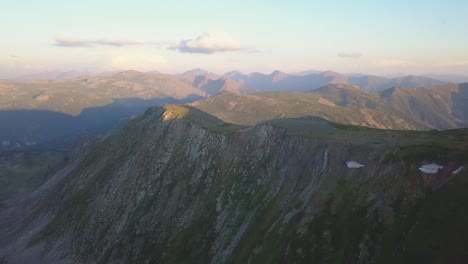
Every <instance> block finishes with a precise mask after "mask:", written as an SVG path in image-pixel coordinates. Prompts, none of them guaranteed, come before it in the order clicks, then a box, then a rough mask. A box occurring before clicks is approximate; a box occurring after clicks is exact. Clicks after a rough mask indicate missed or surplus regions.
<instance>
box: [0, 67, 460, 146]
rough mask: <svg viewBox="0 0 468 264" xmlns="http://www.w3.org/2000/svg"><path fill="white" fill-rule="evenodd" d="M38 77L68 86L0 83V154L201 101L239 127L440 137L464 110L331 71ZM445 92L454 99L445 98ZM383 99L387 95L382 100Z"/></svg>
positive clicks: (410, 83)
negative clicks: (344, 128) (331, 127)
mask: <svg viewBox="0 0 468 264" xmlns="http://www.w3.org/2000/svg"><path fill="white" fill-rule="evenodd" d="M75 75H78V73H76V74H75ZM43 76H49V77H54V78H70V79H66V80H43V81H31V82H25V83H18V82H12V81H1V82H0V95H1V96H0V124H5V125H2V128H1V129H0V143H1V144H0V149H2V148H3V149H4V148H16V146H18V145H20V146H23V147H29V146H30V145H31V144H33V145H34V144H38V145H39V143H40V142H48V143H47V144H48V145H54V144H52V142H53V141H62V142H64V141H66V142H68V144H70V142H73V141H74V140H75V139H76V138H77V137H79V136H81V135H84V134H86V135H95V134H100V135H103V134H104V135H105V134H106V133H107V132H108V131H110V130H112V129H115V128H118V127H120V126H122V125H124V124H126V123H127V122H128V120H130V119H131V118H132V117H133V116H135V115H138V114H140V113H142V112H143V111H144V110H145V109H146V108H147V107H149V106H152V105H165V104H175V103H177V104H184V103H190V102H194V101H197V100H200V99H206V98H210V97H211V98H210V99H207V100H206V101H201V102H199V103H196V105H197V107H200V108H201V109H204V110H205V111H207V112H209V113H211V114H214V115H216V116H218V117H220V118H221V119H224V118H226V119H224V121H228V122H234V123H241V124H243V123H246V124H255V123H256V122H259V121H263V120H266V119H269V118H273V117H299V116H306V115H317V116H321V117H323V118H326V119H328V120H331V121H334V122H338V123H345V124H356V125H364V126H370V127H380V128H392V129H432V128H437V129H446V128H456V127H464V126H466V123H465V122H466V120H467V119H466V116H465V114H464V112H463V111H465V110H461V112H460V111H458V112H457V111H454V109H455V108H456V109H458V108H463V105H464V104H462V103H458V102H460V100H462V98H464V97H463V96H462V95H461V92H456V91H455V90H457V89H459V90H460V89H461V90H463V89H464V88H463V87H465V86H463V85H459V84H446V83H444V82H442V81H439V80H436V79H431V78H428V77H423V76H406V77H398V78H384V77H379V76H371V75H359V74H349V75H345V74H340V73H337V72H333V71H326V72H306V73H302V74H296V75H292V74H287V73H284V72H280V71H274V72H272V73H271V74H262V73H251V74H243V73H241V72H239V71H232V72H228V73H225V74H223V75H218V74H215V73H211V72H208V71H205V70H203V69H194V70H190V71H187V72H185V73H182V74H176V75H170V74H163V73H159V72H156V71H153V72H146V73H144V72H138V71H132V70H130V71H124V72H118V73H114V74H105V75H81V74H80V76H79V77H73V74H56V75H54V74H50V75H43ZM395 87H397V88H395ZM417 87H420V88H417ZM422 87H425V88H422ZM457 87H458V88H457ZM460 87H461V88H460ZM332 89H334V92H333V93H334V94H333V95H331V94H330V93H331V90H332ZM389 89H393V90H389ZM335 90H336V91H335ZM391 91H392V92H391ZM457 91H458V90H457ZM259 93H263V94H259ZM327 93H328V95H326V94H327ZM450 93H452V95H455V94H456V96H452V97H453V98H452V97H451V96H450ZM389 94H392V96H390V97H389V98H387V97H388V96H389ZM218 95H219V96H218ZM436 95H437V96H439V97H435V96H436ZM327 96H328V97H327ZM386 96H387V97H386ZM227 98H231V99H229V100H227ZM259 98H262V99H259ZM343 98H347V99H346V100H348V101H346V100H345V101H342V99H343ZM350 98H352V103H349V102H351V101H349V100H351V99H350ZM421 98H423V99H424V100H423V99H421ZM421 100H423V101H421ZM213 104H214V105H215V106H216V107H214V106H213ZM457 104H458V105H461V106H456V105H457ZM372 106H375V107H374V108H372ZM453 107H455V108H453ZM457 107H458V108H457ZM452 108H453V109H452ZM255 109H256V110H255ZM356 109H358V111H357V110H356ZM463 109H464V108H463ZM236 111H238V112H236ZM240 113H243V115H238V114H240ZM65 139H66V140H65Z"/></svg>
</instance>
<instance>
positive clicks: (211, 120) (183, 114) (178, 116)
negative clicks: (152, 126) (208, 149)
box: [147, 105, 224, 128]
mask: <svg viewBox="0 0 468 264" xmlns="http://www.w3.org/2000/svg"><path fill="white" fill-rule="evenodd" d="M155 112H156V113H157V114H156V115H157V116H159V117H160V118H161V119H162V121H163V122H170V121H177V120H188V121H191V122H193V123H195V124H198V125H200V126H201V127H204V128H213V127H215V126H219V125H223V124H224V122H223V121H222V120H220V119H218V118H217V117H215V116H212V115H210V114H208V113H206V112H203V111H202V110H199V109H197V108H195V107H192V106H188V105H166V106H163V107H153V108H151V109H150V110H148V111H147V113H148V114H149V115H153V113H155ZM161 119H160V120H161Z"/></svg>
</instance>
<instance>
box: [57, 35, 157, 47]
mask: <svg viewBox="0 0 468 264" xmlns="http://www.w3.org/2000/svg"><path fill="white" fill-rule="evenodd" d="M164 44H166V43H163V42H143V41H136V40H112V39H111V40H106V39H97V40H86V39H79V38H71V37H64V36H57V37H55V38H54V43H53V45H54V46H59V47H71V48H93V47H96V46H112V47H124V46H145V45H152V46H162V45H164Z"/></svg>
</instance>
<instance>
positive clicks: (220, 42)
mask: <svg viewBox="0 0 468 264" xmlns="http://www.w3.org/2000/svg"><path fill="white" fill-rule="evenodd" d="M170 48H171V49H174V50H178V51H180V52H186V53H204V54H212V53H215V52H226V51H241V50H251V48H249V47H248V46H245V45H243V44H241V43H240V42H239V41H237V40H235V39H233V38H232V37H231V36H229V35H228V34H226V33H224V32H207V33H203V34H201V35H200V36H198V37H196V38H194V39H186V40H182V41H180V42H179V44H177V45H174V46H171V47H170Z"/></svg>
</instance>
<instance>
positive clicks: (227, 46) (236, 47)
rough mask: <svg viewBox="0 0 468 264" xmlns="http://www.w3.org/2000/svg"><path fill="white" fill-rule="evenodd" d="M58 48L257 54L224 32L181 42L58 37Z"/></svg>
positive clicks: (211, 33) (55, 40)
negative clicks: (146, 48) (156, 48)
mask: <svg viewBox="0 0 468 264" xmlns="http://www.w3.org/2000/svg"><path fill="white" fill-rule="evenodd" d="M52 45H54V46H58V47H69V48H94V47H97V46H109V47H124V46H156V47H167V48H168V49H170V50H175V51H178V52H182V53H202V54H213V53H218V52H229V51H249V52H258V51H257V50H255V49H253V48H252V47H249V46H246V45H243V44H242V43H240V42H239V41H237V40H235V39H233V38H232V37H231V36H230V35H229V34H227V33H224V32H206V33H203V34H201V35H199V36H198V37H196V38H192V39H185V40H181V41H161V42H143V41H135V40H106V39H98V40H86V39H79V38H70V37H63V36H58V37H55V38H54V42H53V43H52Z"/></svg>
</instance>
